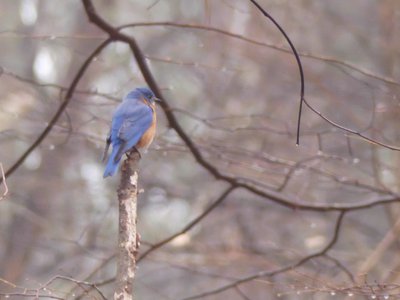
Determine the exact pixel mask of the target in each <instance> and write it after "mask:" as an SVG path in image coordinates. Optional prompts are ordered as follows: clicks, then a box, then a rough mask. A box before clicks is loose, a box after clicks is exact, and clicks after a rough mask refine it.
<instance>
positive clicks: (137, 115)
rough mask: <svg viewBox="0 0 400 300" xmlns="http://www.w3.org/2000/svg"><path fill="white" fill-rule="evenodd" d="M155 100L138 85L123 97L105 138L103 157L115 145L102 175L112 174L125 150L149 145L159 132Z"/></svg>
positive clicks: (150, 93)
mask: <svg viewBox="0 0 400 300" xmlns="http://www.w3.org/2000/svg"><path fill="white" fill-rule="evenodd" d="M155 101H159V99H157V98H156V97H155V96H154V93H153V92H152V91H151V90H150V89H148V88H137V89H134V90H133V91H131V92H129V93H128V95H126V96H125V97H124V99H123V100H122V103H121V104H120V105H118V107H117V109H116V110H115V112H114V116H113V119H112V123H111V128H110V133H109V135H108V137H107V140H106V148H105V150H104V155H103V160H105V158H106V156H107V154H108V148H109V147H110V144H111V145H112V151H111V154H110V156H109V157H108V162H107V166H106V169H105V171H104V175H103V177H104V178H105V177H108V176H113V175H114V174H115V172H116V171H117V170H118V166H119V163H120V161H121V158H122V155H124V153H126V152H128V151H130V150H132V149H134V148H135V149H136V150H138V148H147V147H148V146H150V144H151V142H152V141H153V139H154V135H155V133H156V110H155Z"/></svg>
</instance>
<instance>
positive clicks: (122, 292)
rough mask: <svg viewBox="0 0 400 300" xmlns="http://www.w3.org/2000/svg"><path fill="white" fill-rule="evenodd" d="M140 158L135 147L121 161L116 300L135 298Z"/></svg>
mask: <svg viewBox="0 0 400 300" xmlns="http://www.w3.org/2000/svg"><path fill="white" fill-rule="evenodd" d="M139 160H140V154H139V153H138V152H137V151H136V150H133V151H131V153H130V154H129V156H128V158H127V159H126V160H125V161H124V162H123V164H122V175H121V183H120V186H119V188H118V202H119V230H118V254H117V260H118V262H117V263H118V265H117V276H116V288H115V292H114V300H128V299H129V300H131V299H133V279H134V277H135V269H136V254H137V251H138V240H137V232H136V220H137V191H138V189H137V182H138V164H139Z"/></svg>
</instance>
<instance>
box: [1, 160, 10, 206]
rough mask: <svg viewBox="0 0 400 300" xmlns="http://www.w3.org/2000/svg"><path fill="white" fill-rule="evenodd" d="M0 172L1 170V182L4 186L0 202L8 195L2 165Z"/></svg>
mask: <svg viewBox="0 0 400 300" xmlns="http://www.w3.org/2000/svg"><path fill="white" fill-rule="evenodd" d="M0 170H1V180H2V182H3V184H4V192H3V195H2V196H1V197H0V200H3V199H4V198H5V197H6V196H7V194H8V186H7V181H6V175H5V174H4V168H3V164H2V163H0Z"/></svg>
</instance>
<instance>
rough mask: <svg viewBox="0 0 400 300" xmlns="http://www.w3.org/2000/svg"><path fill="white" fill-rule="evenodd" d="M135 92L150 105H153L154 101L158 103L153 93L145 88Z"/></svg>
mask: <svg viewBox="0 0 400 300" xmlns="http://www.w3.org/2000/svg"><path fill="white" fill-rule="evenodd" d="M135 91H138V92H139V93H140V94H141V96H143V97H144V98H145V99H146V100H147V101H149V102H150V103H154V101H159V99H158V98H157V97H156V96H155V95H154V93H153V91H152V90H150V89H149V88H146V87H140V88H137V89H136V90H135Z"/></svg>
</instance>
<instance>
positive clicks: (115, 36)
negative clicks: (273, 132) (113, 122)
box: [82, 0, 400, 212]
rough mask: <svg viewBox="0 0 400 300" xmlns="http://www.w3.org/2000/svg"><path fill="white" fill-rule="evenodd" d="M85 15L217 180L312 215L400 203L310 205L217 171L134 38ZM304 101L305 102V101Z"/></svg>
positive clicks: (386, 198) (389, 198) (386, 199)
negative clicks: (128, 57)
mask: <svg viewBox="0 0 400 300" xmlns="http://www.w3.org/2000/svg"><path fill="white" fill-rule="evenodd" d="M82 2H83V5H84V8H85V11H86V13H87V15H88V18H89V20H90V21H91V22H92V23H94V24H95V25H97V26H98V27H99V28H100V29H102V30H104V31H105V32H107V33H108V34H109V36H110V37H109V38H110V39H111V40H117V41H122V42H125V43H127V44H128V45H129V46H130V48H131V51H132V53H133V55H134V57H135V59H136V62H137V64H138V66H139V69H140V71H141V73H142V75H143V77H144V79H145V81H146V82H147V84H148V85H149V87H150V88H151V89H152V90H153V92H154V93H155V95H156V96H157V98H160V99H163V101H162V102H161V103H160V105H161V107H162V109H163V110H164V113H165V116H166V118H167V120H168V123H169V126H170V127H171V128H173V129H174V130H175V131H176V133H177V134H178V135H179V137H180V138H181V139H182V140H183V142H184V143H185V144H186V146H187V147H188V149H189V150H190V152H191V153H192V155H193V157H194V158H195V160H196V162H197V163H198V164H200V165H201V166H202V167H203V168H205V169H206V170H207V171H209V172H210V173H211V174H212V175H213V176H214V177H215V178H216V179H219V180H223V181H225V182H227V183H229V184H230V185H233V186H236V187H238V188H244V189H246V190H248V191H250V192H252V193H253V194H256V195H258V196H261V197H263V198H265V199H268V200H269V201H272V202H275V203H277V204H279V205H282V206H285V207H288V208H292V209H301V210H312V211H325V212H326V211H349V210H358V209H364V208H369V207H373V206H375V205H382V204H387V203H393V202H398V201H400V196H399V195H397V194H389V195H383V196H381V197H378V198H376V199H372V200H369V201H361V202H358V203H355V204H337V203H334V204H326V203H308V202H306V201H301V200H299V199H298V198H296V197H294V196H289V195H283V194H282V193H279V192H277V191H274V190H270V189H268V190H266V189H264V190H263V189H259V188H257V187H255V186H253V185H251V184H248V183H245V182H243V181H241V180H240V179H238V178H234V177H230V176H228V175H225V174H222V173H221V172H220V171H219V170H218V168H216V167H215V166H214V165H213V164H212V163H211V162H209V161H208V160H206V159H205V158H204V156H203V155H202V154H201V152H200V150H199V149H198V147H197V146H196V144H195V143H194V142H193V141H192V139H191V138H190V137H189V135H188V134H187V133H186V132H185V131H184V130H183V128H182V126H181V125H180V123H179V122H178V120H177V119H176V117H175V115H174V113H173V112H172V108H171V106H170V105H169V104H168V102H167V101H166V100H165V98H164V97H163V96H162V93H161V91H160V88H159V87H158V84H157V82H156V81H155V79H154V77H153V74H152V73H151V71H150V69H149V66H148V65H147V63H146V58H145V56H144V54H143V52H142V50H141V49H140V47H139V46H138V44H137V43H136V40H135V38H134V37H131V36H129V35H126V34H124V33H121V32H119V29H118V28H117V27H113V26H111V25H110V24H108V23H107V22H106V21H105V20H104V19H102V18H101V17H100V16H99V15H98V14H97V12H96V11H95V8H94V7H93V4H92V1H91V0H82ZM303 101H304V99H303Z"/></svg>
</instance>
